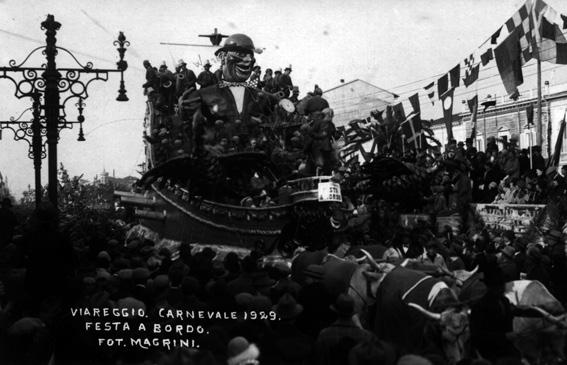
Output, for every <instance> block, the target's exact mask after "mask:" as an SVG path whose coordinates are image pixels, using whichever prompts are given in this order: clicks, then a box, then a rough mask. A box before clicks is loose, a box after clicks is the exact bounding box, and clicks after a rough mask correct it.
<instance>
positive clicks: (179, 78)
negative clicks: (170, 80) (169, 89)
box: [175, 60, 197, 97]
mask: <svg viewBox="0 0 567 365" xmlns="http://www.w3.org/2000/svg"><path fill="white" fill-rule="evenodd" d="M175 79H176V84H175V91H176V95H177V97H180V96H181V94H183V93H184V92H185V90H187V89H190V88H192V87H195V82H197V77H196V76H195V73H194V72H193V71H191V70H190V69H188V68H187V63H185V61H183V60H179V63H178V64H177V67H176V68H175Z"/></svg>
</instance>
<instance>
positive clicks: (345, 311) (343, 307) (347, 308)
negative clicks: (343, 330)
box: [331, 293, 354, 317]
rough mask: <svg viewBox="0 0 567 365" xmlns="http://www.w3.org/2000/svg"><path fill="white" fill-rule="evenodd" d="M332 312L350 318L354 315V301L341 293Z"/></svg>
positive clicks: (332, 306) (333, 305) (332, 305)
mask: <svg viewBox="0 0 567 365" xmlns="http://www.w3.org/2000/svg"><path fill="white" fill-rule="evenodd" d="M331 310H332V311H333V312H335V313H337V314H338V315H339V316H341V317H350V316H352V315H353V314H354V300H353V299H352V298H351V297H349V296H348V295H347V294H344V293H341V294H339V295H338V296H337V300H336V301H335V304H331Z"/></svg>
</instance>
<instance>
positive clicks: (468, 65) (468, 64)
mask: <svg viewBox="0 0 567 365" xmlns="http://www.w3.org/2000/svg"><path fill="white" fill-rule="evenodd" d="M463 62H464V64H465V73H470V72H471V71H472V69H473V67H474V53H471V54H470V56H468V57H467V58H465V60H464V61H463Z"/></svg>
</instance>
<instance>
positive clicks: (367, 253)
mask: <svg viewBox="0 0 567 365" xmlns="http://www.w3.org/2000/svg"><path fill="white" fill-rule="evenodd" d="M360 252H362V254H363V255H364V256H366V258H367V259H368V261H369V262H370V266H372V267H373V268H375V269H376V270H378V271H382V270H381V269H380V266H379V265H378V263H377V262H376V260H374V257H372V255H371V254H370V253H369V252H368V251H366V250H365V249H363V248H361V249H360Z"/></svg>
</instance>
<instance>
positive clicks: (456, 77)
mask: <svg viewBox="0 0 567 365" xmlns="http://www.w3.org/2000/svg"><path fill="white" fill-rule="evenodd" d="M449 79H450V80H451V87H459V84H460V82H461V64H460V63H459V64H458V65H457V66H455V67H453V68H452V69H451V71H449Z"/></svg>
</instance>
